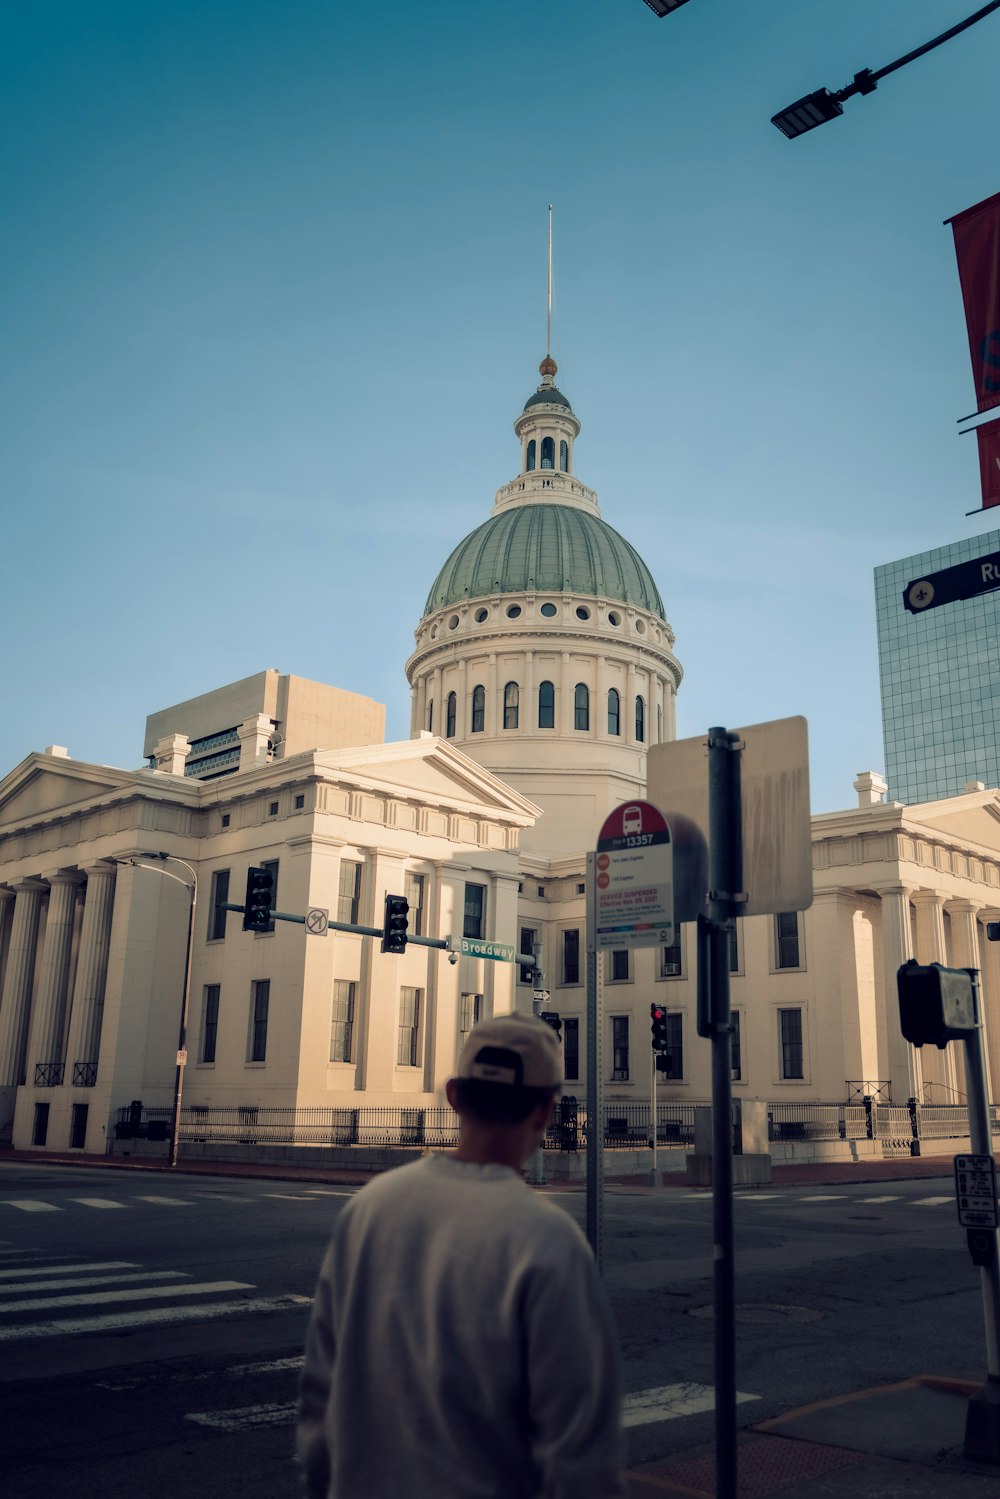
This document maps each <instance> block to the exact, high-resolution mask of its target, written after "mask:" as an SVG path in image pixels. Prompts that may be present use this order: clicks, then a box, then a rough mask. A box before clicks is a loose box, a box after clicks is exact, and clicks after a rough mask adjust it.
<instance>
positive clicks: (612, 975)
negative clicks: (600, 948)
mask: <svg viewBox="0 0 1000 1499" xmlns="http://www.w3.org/2000/svg"><path fill="white" fill-rule="evenodd" d="M628 960H629V950H628V948H627V947H613V948H612V949H611V953H610V963H609V966H608V979H609V980H610V982H611V983H612V984H622V983H624V982H625V981H626V980H627V979H628V976H629V961H628Z"/></svg>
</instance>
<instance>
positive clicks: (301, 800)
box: [295, 793, 306, 812]
mask: <svg viewBox="0 0 1000 1499" xmlns="http://www.w3.org/2000/svg"><path fill="white" fill-rule="evenodd" d="M305 804H306V799H305V797H304V796H303V795H302V794H301V793H300V794H299V795H298V796H297V797H296V798H295V810H296V812H301V811H302V808H303V807H304V806H305Z"/></svg>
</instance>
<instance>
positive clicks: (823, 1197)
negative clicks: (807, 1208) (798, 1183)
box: [799, 1192, 844, 1202]
mask: <svg viewBox="0 0 1000 1499" xmlns="http://www.w3.org/2000/svg"><path fill="white" fill-rule="evenodd" d="M843 1200H844V1194H843V1193H842V1192H834V1193H832V1194H827V1193H822V1192H820V1193H817V1194H816V1195H815V1196H812V1197H800V1198H799V1201H800V1202H843Z"/></svg>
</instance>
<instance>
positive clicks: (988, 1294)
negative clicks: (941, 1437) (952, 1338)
mask: <svg viewBox="0 0 1000 1499" xmlns="http://www.w3.org/2000/svg"><path fill="white" fill-rule="evenodd" d="M969 973H970V975H971V977H972V995H973V1004H974V1006H975V1015H976V1022H977V1024H976V1029H975V1030H973V1031H970V1032H969V1033H968V1034H967V1035H966V1036H965V1037H964V1045H965V1083H966V1087H967V1088H968V1090H969V1140H970V1144H971V1145H972V1149H973V1151H974V1153H975V1154H976V1155H982V1156H987V1157H989V1159H990V1160H992V1158H993V1140H992V1136H991V1129H990V1105H989V1098H988V1096H987V1092H986V1065H985V1061H984V1057H983V1012H982V996H981V994H980V991H979V974H978V971H977V970H976V969H969ZM997 1233H998V1231H997V1229H995V1228H994V1229H990V1230H989V1234H990V1236H991V1238H992V1240H993V1243H992V1246H991V1248H990V1252H989V1256H988V1263H986V1264H983V1263H982V1262H980V1267H979V1276H980V1280H981V1282H982V1288H983V1319H984V1322H985V1327H986V1383H985V1384H984V1385H982V1386H981V1388H980V1389H979V1390H977V1391H976V1393H975V1394H974V1395H973V1396H972V1397H971V1398H970V1400H969V1404H968V1407H967V1409H966V1420H965V1446H964V1453H965V1456H966V1457H968V1458H974V1459H977V1460H978V1461H980V1462H991V1463H996V1462H1000V1261H998V1248H1000V1245H998V1241H997ZM970 1237H971V1236H970Z"/></svg>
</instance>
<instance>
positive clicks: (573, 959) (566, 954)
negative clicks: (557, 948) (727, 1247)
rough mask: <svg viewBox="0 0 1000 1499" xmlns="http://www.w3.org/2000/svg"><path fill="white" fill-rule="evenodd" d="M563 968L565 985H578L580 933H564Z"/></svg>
mask: <svg viewBox="0 0 1000 1499" xmlns="http://www.w3.org/2000/svg"><path fill="white" fill-rule="evenodd" d="M562 967H563V971H562V981H563V983H564V984H578V983H579V982H580V933H579V932H578V931H576V930H574V931H569V932H563V965H562Z"/></svg>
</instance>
